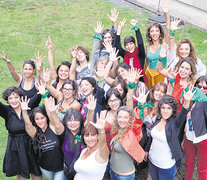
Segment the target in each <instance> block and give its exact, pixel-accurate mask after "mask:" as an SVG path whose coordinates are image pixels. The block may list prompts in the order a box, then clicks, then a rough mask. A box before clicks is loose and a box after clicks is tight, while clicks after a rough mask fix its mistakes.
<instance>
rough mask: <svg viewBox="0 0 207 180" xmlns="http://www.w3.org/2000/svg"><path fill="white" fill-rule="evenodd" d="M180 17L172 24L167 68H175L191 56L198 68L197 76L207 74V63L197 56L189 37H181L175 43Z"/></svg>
mask: <svg viewBox="0 0 207 180" xmlns="http://www.w3.org/2000/svg"><path fill="white" fill-rule="evenodd" d="M180 21H181V20H180V19H177V18H176V19H174V20H172V22H171V26H170V37H169V50H168V54H169V55H168V57H167V69H170V68H175V67H178V66H179V65H180V63H181V62H182V60H183V59H185V58H187V57H189V58H191V59H192V60H193V62H194V63H195V65H196V69H197V72H198V73H197V77H200V76H201V75H205V74H206V65H205V64H203V63H202V61H201V60H200V59H199V58H197V57H196V52H195V47H194V45H193V43H192V42H191V41H190V40H189V39H187V38H186V39H180V40H179V41H178V43H177V45H176V44H175V32H176V30H178V29H179V28H178V24H179V23H180Z"/></svg>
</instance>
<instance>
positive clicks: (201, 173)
mask: <svg viewBox="0 0 207 180" xmlns="http://www.w3.org/2000/svg"><path fill="white" fill-rule="evenodd" d="M194 87H197V88H199V89H197V92H196V93H197V94H198V96H197V97H198V98H195V99H193V100H192V101H193V104H192V106H191V108H190V112H189V113H188V115H187V122H186V128H185V130H186V132H185V137H184V153H185V165H186V168H185V178H184V179H185V180H191V179H192V176H193V172H194V166H195V161H196V156H197V172H198V177H197V178H198V179H199V180H204V179H207V155H206V152H207V123H206V122H207V111H206V109H207V97H206V95H207V77H206V76H201V77H199V78H198V79H197V81H196V82H195V84H194ZM202 91H203V93H202ZM204 94H205V95H204Z"/></svg>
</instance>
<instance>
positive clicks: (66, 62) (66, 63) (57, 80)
mask: <svg viewBox="0 0 207 180" xmlns="http://www.w3.org/2000/svg"><path fill="white" fill-rule="evenodd" d="M62 65H65V66H67V67H68V68H69V70H70V66H71V63H70V62H68V61H62V62H61V63H60V64H59V66H58V67H57V69H56V73H57V75H58V72H59V69H60V67H61V66H62ZM56 82H59V76H57V79H56Z"/></svg>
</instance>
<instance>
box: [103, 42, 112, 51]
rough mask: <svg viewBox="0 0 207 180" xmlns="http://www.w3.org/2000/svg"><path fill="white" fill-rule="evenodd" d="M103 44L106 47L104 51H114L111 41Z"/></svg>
mask: <svg viewBox="0 0 207 180" xmlns="http://www.w3.org/2000/svg"><path fill="white" fill-rule="evenodd" d="M102 44H103V46H104V47H105V48H106V49H104V50H103V52H108V53H111V52H112V51H113V47H112V44H111V43H109V42H106V43H105V42H102Z"/></svg>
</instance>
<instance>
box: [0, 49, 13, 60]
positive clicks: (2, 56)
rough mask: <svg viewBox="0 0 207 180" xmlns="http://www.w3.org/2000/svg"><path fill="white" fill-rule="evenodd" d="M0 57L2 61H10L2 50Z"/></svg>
mask: <svg viewBox="0 0 207 180" xmlns="http://www.w3.org/2000/svg"><path fill="white" fill-rule="evenodd" d="M0 58H1V59H3V60H4V61H6V62H7V63H8V62H11V61H10V60H9V59H8V58H7V55H6V54H5V53H4V51H2V54H0Z"/></svg>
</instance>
